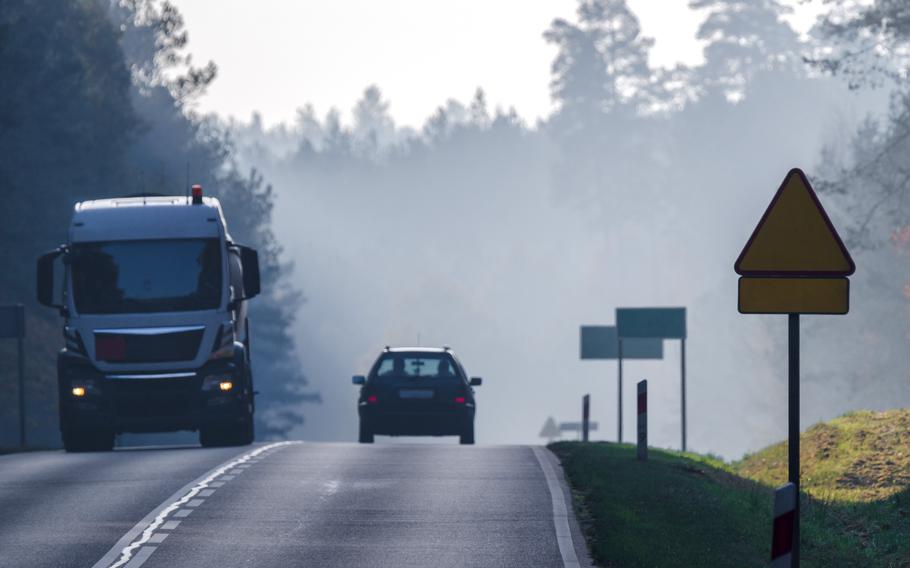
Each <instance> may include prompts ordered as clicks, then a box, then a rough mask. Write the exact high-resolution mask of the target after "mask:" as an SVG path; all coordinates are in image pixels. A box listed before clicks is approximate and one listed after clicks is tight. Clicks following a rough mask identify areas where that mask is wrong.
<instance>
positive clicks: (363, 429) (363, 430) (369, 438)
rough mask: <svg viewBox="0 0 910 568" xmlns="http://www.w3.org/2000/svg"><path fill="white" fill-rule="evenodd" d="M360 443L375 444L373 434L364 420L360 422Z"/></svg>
mask: <svg viewBox="0 0 910 568" xmlns="http://www.w3.org/2000/svg"><path fill="white" fill-rule="evenodd" d="M359 441H360V443H361V444H372V443H373V432H372V431H371V430H370V429H369V428H368V427H367V425H366V424H364V423H363V420H361V421H360V436H359Z"/></svg>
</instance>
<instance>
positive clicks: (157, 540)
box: [149, 532, 168, 544]
mask: <svg viewBox="0 0 910 568" xmlns="http://www.w3.org/2000/svg"><path fill="white" fill-rule="evenodd" d="M167 535H168V533H161V532H156V533H155V534H153V535H152V536H150V537H149V542H150V543H152V544H161V543H162V541H164V539H166V538H167Z"/></svg>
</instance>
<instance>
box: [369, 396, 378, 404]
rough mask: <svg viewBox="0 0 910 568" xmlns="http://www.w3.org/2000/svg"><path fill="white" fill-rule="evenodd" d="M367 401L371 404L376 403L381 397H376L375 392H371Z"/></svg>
mask: <svg viewBox="0 0 910 568" xmlns="http://www.w3.org/2000/svg"><path fill="white" fill-rule="evenodd" d="M367 402H368V403H370V404H376V403H377V402H379V399H378V398H376V395H375V394H371V395H370V396H368V397H367Z"/></svg>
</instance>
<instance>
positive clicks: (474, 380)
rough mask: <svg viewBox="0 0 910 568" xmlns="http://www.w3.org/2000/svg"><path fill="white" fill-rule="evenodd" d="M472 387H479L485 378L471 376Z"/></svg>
mask: <svg viewBox="0 0 910 568" xmlns="http://www.w3.org/2000/svg"><path fill="white" fill-rule="evenodd" d="M469 384H470V385H471V386H472V387H479V386H480V385H482V384H483V379H481V378H480V377H471V382H470V383H469Z"/></svg>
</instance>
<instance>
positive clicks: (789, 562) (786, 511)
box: [771, 483, 796, 568]
mask: <svg viewBox="0 0 910 568" xmlns="http://www.w3.org/2000/svg"><path fill="white" fill-rule="evenodd" d="M795 528H796V484H795V483H787V484H786V485H781V486H780V487H778V488H777V489H776V490H775V491H774V528H773V532H772V535H771V568H791V566H793V565H794V561H795V558H794V555H793V537H794V534H795Z"/></svg>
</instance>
